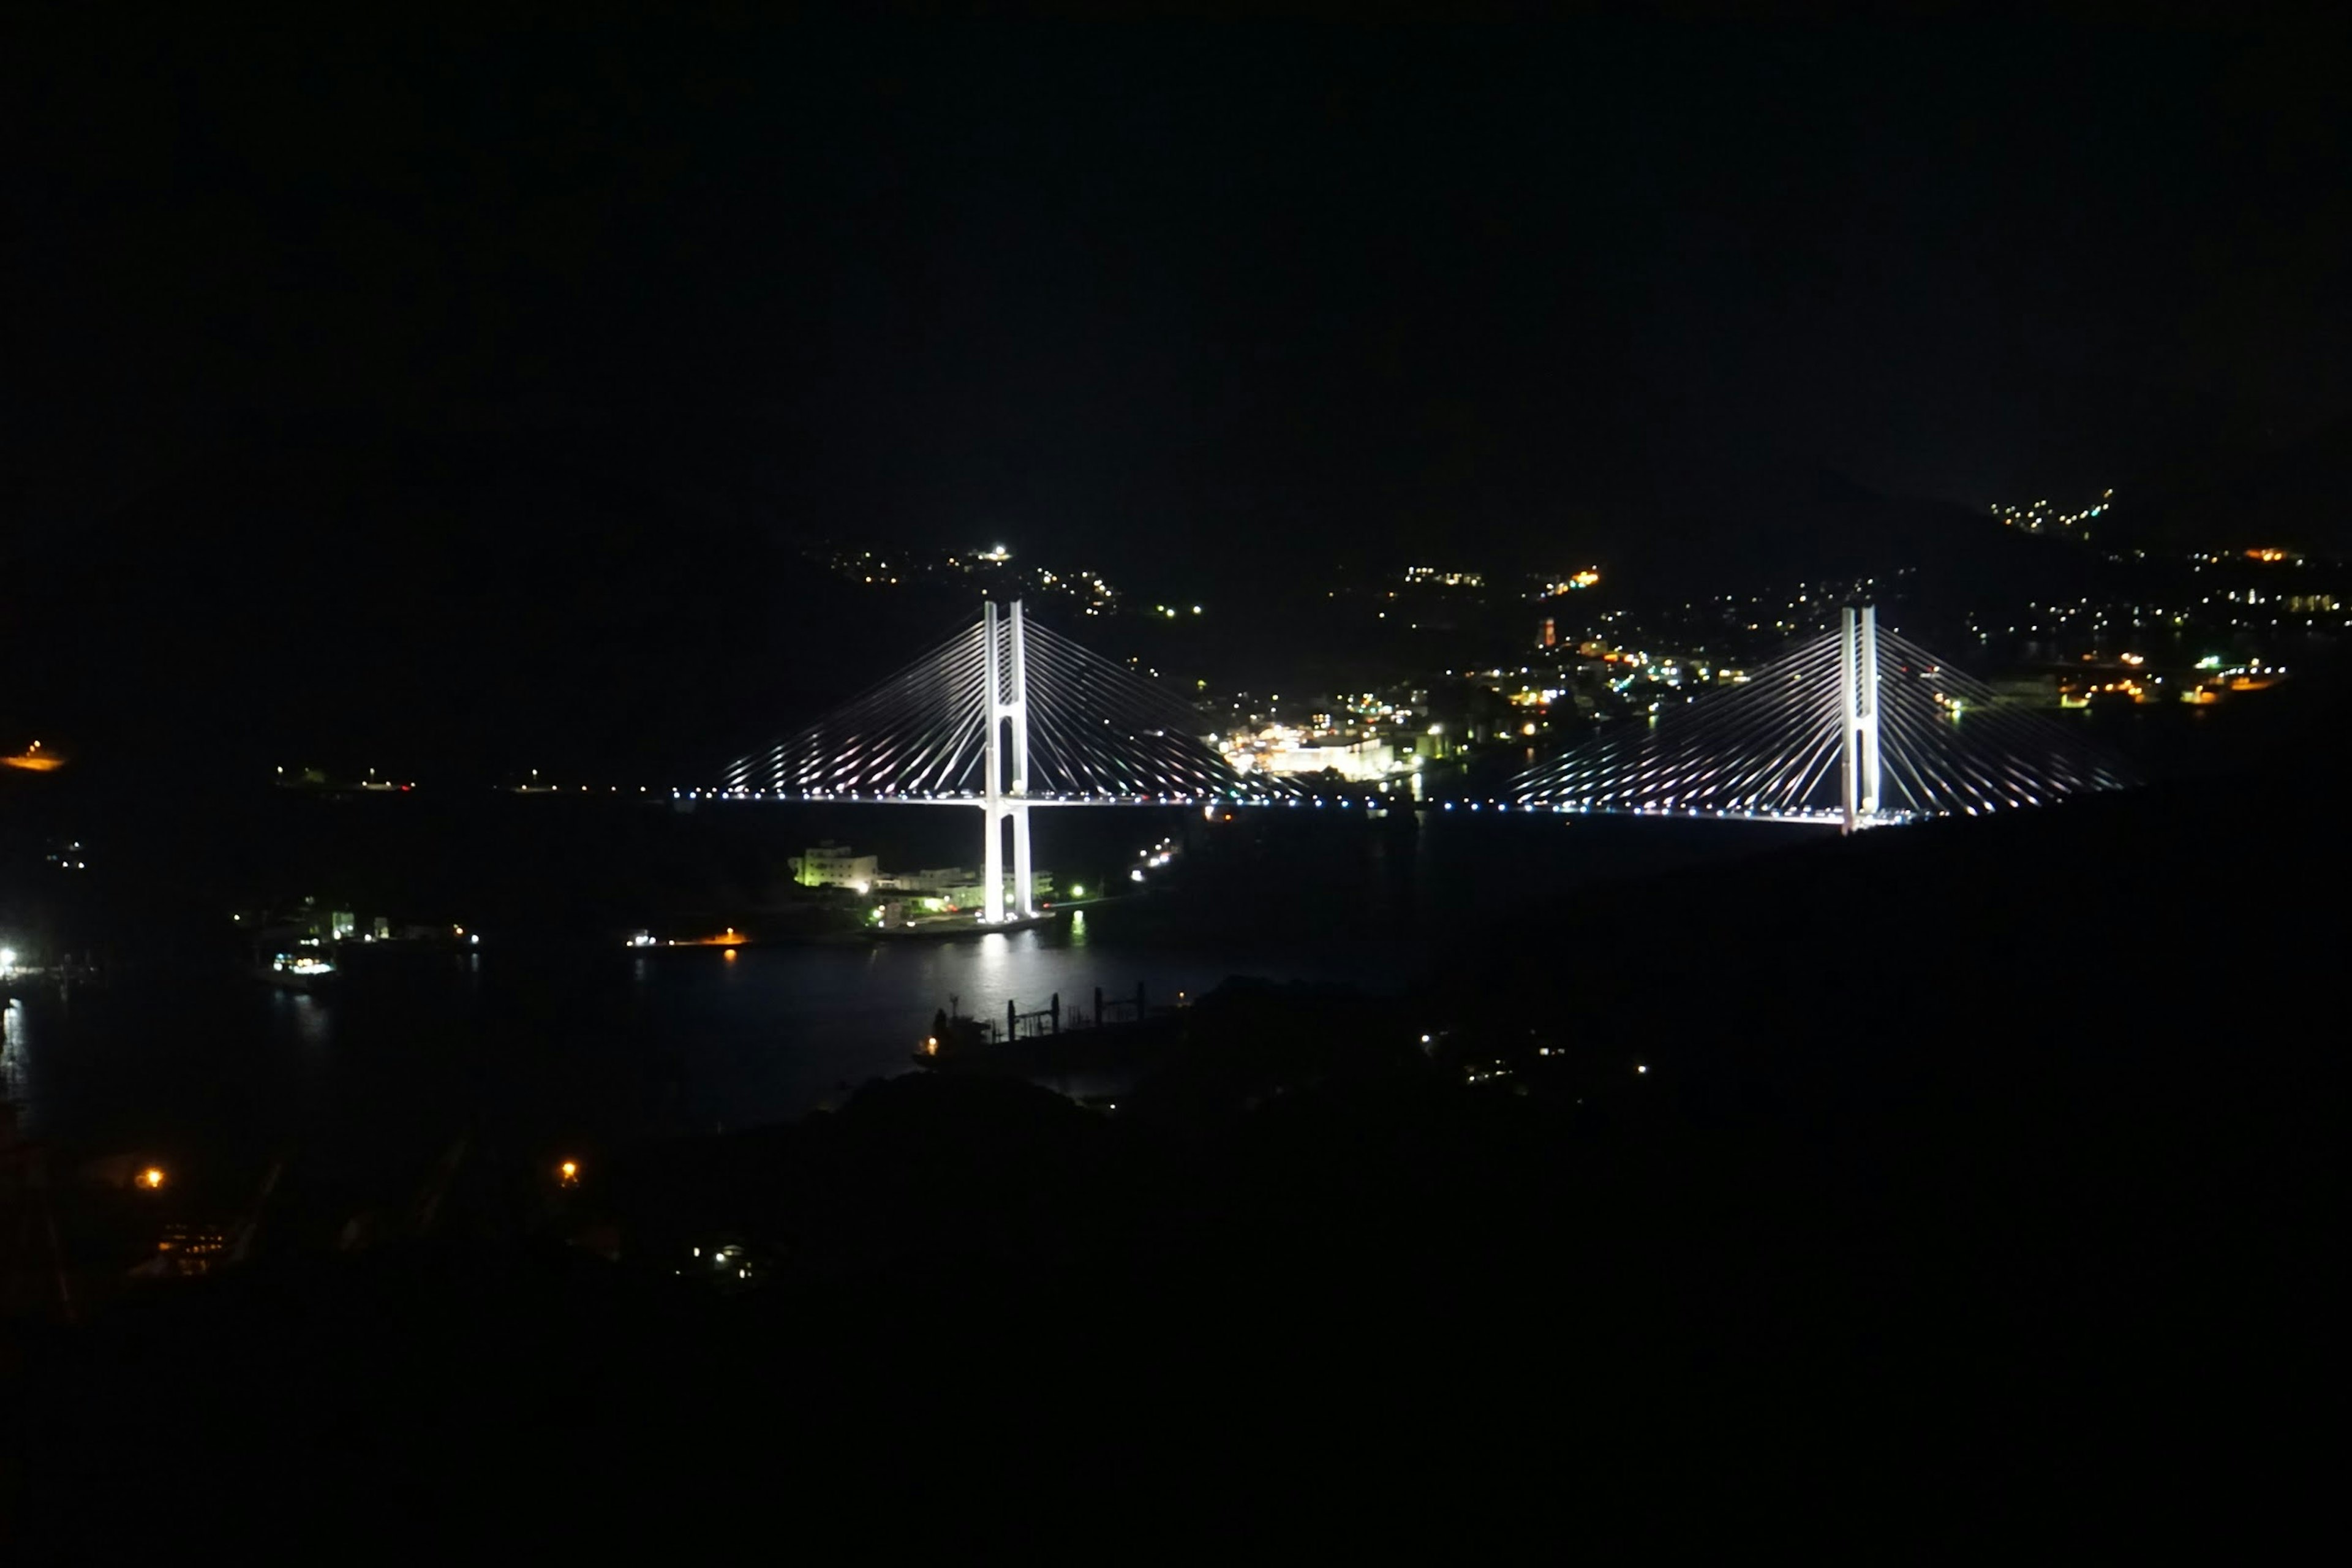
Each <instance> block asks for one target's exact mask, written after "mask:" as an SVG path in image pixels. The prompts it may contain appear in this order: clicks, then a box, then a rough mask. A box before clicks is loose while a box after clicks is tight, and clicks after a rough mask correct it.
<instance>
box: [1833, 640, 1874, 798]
mask: <svg viewBox="0 0 2352 1568" xmlns="http://www.w3.org/2000/svg"><path fill="white" fill-rule="evenodd" d="M1838 707H1839V710H1840V713H1841V724H1840V735H1841V744H1840V748H1839V750H1840V757H1839V769H1838V772H1839V774H1840V779H1841V785H1840V794H1841V795H1843V805H1844V810H1843V813H1842V820H1841V822H1840V824H1839V829H1838V830H1839V831H1840V832H1842V833H1852V832H1853V830H1854V829H1855V828H1856V827H1858V826H1861V825H1862V824H1864V823H1865V822H1869V821H1873V820H1875V819H1876V817H1877V816H1878V809H1879V785H1880V782H1881V778H1880V773H1879V769H1878V606H1877V605H1863V606H1862V608H1861V610H1860V612H1859V615H1858V616H1857V612H1856V611H1855V609H1854V607H1853V605H1847V606H1846V607H1845V608H1844V609H1843V610H1842V611H1840V612H1839V618H1838Z"/></svg>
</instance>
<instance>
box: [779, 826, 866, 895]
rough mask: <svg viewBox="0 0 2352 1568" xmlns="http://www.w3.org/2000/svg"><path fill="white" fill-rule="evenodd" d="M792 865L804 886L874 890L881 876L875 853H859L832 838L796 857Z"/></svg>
mask: <svg viewBox="0 0 2352 1568" xmlns="http://www.w3.org/2000/svg"><path fill="white" fill-rule="evenodd" d="M792 868H793V881H795V882H798V883H799V884H800V885H801V886H802V887H803V888H847V889H851V890H853V891H855V892H860V893H863V892H866V891H868V890H869V889H872V888H873V886H874V883H875V881H876V879H877V878H878V877H879V876H880V872H879V871H878V870H877V869H876V858H875V857H874V856H871V855H859V854H857V853H856V852H854V851H853V850H851V848H850V847H849V846H847V845H845V844H835V842H834V841H833V840H832V839H830V838H828V839H826V840H825V841H824V843H823V844H820V845H818V846H817V847H815V848H814V849H811V850H809V851H808V852H807V853H806V854H803V855H795V856H794V857H793V859H792Z"/></svg>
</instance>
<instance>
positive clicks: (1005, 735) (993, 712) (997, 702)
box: [980, 599, 1037, 925]
mask: <svg viewBox="0 0 2352 1568" xmlns="http://www.w3.org/2000/svg"><path fill="white" fill-rule="evenodd" d="M982 622H983V626H982V632H981V648H982V653H981V668H982V678H981V679H982V687H981V706H982V713H983V715H984V717H985V718H986V720H987V723H988V732H987V736H986V738H985V741H984V742H983V747H982V751H983V757H984V761H983V763H982V783H983V785H984V787H983V790H982V796H981V812H982V817H983V819H984V820H985V822H986V823H987V827H986V828H985V830H984V832H983V836H982V842H983V847H984V853H983V854H982V868H981V873H980V876H981V883H982V900H983V901H982V912H981V920H982V922H983V923H985V924H988V925H1002V924H1003V923H1004V822H1005V819H1006V818H1008V817H1009V818H1011V819H1012V822H1013V913H1014V914H1015V915H1016V916H1018V917H1019V918H1022V919H1024V920H1025V919H1027V918H1028V917H1029V916H1031V915H1034V914H1035V913H1036V912H1037V900H1036V887H1035V882H1034V876H1033V873H1032V871H1031V867H1030V857H1029V799H1028V796H1029V659H1028V648H1027V646H1026V643H1025V641H1024V637H1023V633H1022V625H1021V601H1020V600H1018V599H1015V600H1013V604H1012V606H1011V609H1010V613H1009V614H1008V615H1007V616H1006V617H1005V622H1006V624H1005V627H1004V631H1003V635H1001V636H1000V635H999V633H998V631H997V616H996V601H995V600H993V599H991V600H989V601H987V603H986V605H984V606H983V607H982ZM1008 742H1009V744H1008ZM1008 750H1009V751H1010V752H1012V755H1011V756H1010V757H1007V756H1006V755H1005V752H1007V751H1008ZM1008 763H1010V768H1011V773H1012V777H1011V779H1010V781H1009V782H1008V780H1007V779H1006V777H1005V774H1006V770H1007V764H1008Z"/></svg>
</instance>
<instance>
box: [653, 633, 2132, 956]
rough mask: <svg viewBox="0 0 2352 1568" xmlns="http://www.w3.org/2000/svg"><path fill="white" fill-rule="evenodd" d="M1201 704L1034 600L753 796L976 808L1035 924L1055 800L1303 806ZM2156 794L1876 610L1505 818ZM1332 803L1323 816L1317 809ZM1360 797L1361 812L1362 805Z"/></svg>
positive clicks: (1571, 761)
mask: <svg viewBox="0 0 2352 1568" xmlns="http://www.w3.org/2000/svg"><path fill="white" fill-rule="evenodd" d="M1201 727H1202V721H1201V719H1200V716H1199V715H1198V714H1197V713H1195V712H1194V711H1193V710H1192V706H1191V705H1190V704H1189V703H1187V702H1186V701H1185V700H1183V699H1182V698H1181V697H1178V696H1177V695H1175V694H1174V693H1172V692H1171V691H1168V690H1167V689H1164V688H1161V687H1160V686H1158V685H1156V684H1154V683H1153V682H1151V681H1150V680H1147V679H1143V678H1142V677H1140V676H1139V675H1137V674H1135V673H1134V672H1133V671H1132V670H1129V669H1128V668H1125V667H1123V666H1121V665H1118V664H1115V663H1113V662H1112V661H1111V660H1109V659H1107V658H1103V657H1101V656H1100V655H1098V654H1096V653H1094V652H1092V651H1090V650H1089V649H1087V648H1086V647H1083V646H1081V645H1080V644H1078V643H1076V642H1075V641H1073V640H1072V639H1070V638H1068V637H1064V636H1062V635H1061V634H1060V633H1058V632H1055V631H1054V630H1052V629H1051V628H1049V627H1046V626H1038V625H1034V624H1032V623H1030V622H1029V621H1027V620H1026V619H1025V618H1024V616H1023V615H1022V612H1021V604H1020V601H1018V600H1015V601H1013V604H1012V605H1010V606H1008V607H1007V608H1006V609H1005V610H1004V611H1003V613H1000V612H999V609H998V606H997V605H995V604H994V603H993V602H991V603H989V604H987V605H983V606H982V614H981V616H980V618H979V620H978V621H977V622H976V623H975V624H973V625H971V626H966V627H964V628H963V629H961V630H960V631H958V632H957V633H956V634H955V635H953V636H952V637H949V638H947V639H946V640H945V641H943V642H941V643H939V644H938V645H936V646H935V647H931V648H930V649H929V650H928V651H926V652H925V653H923V654H922V655H921V656H919V658H916V659H915V660H914V661H913V662H911V663H909V664H908V665H907V666H906V667H905V668H902V669H900V670H899V671H898V673H897V674H895V675H893V676H891V677H890V678H889V679H887V680H884V681H883V682H881V683H880V684H879V685H877V686H875V687H873V688H871V689H868V690H867V691H866V692H865V693H864V694H863V695H861V696H859V697H856V698H854V699H852V700H850V701H848V702H847V703H845V704H844V705H842V706H841V707H840V708H837V709H835V710H834V711H832V712H831V713H828V714H826V715H825V716H824V718H822V719H819V720H817V721H815V722H814V723H813V724H810V725H808V726H807V727H806V728H804V729H802V730H799V731H795V732H794V733H793V734H791V735H789V736H786V737H785V738H784V739H783V740H782V741H780V742H777V743H776V744H775V745H774V746H773V747H772V748H770V749H769V750H768V751H766V752H760V753H758V754H755V755H752V756H747V757H744V758H741V759H740V760H739V761H737V762H736V763H735V764H734V765H733V766H732V767H731V768H730V770H729V771H728V775H727V782H726V784H724V785H723V786H722V787H719V788H717V789H712V790H708V791H703V790H696V791H688V792H683V793H685V794H687V795H691V796H694V797H697V798H700V797H709V798H716V799H733V800H797V801H856V802H864V803H869V804H879V805H962V806H973V807H977V808H979V809H980V811H981V812H982V821H983V825H984V826H983V828H982V845H983V848H984V857H983V858H984V862H985V869H984V870H983V872H982V883H983V886H984V888H985V889H986V892H985V895H984V896H985V899H986V907H985V909H984V910H983V911H982V917H981V918H982V921H983V922H984V923H987V924H999V923H1002V922H1003V921H1005V920H1006V919H1007V918H1008V916H1007V910H1006V903H1005V881H1006V876H1005V872H1006V860H1007V849H1006V844H1005V837H1006V834H1007V830H1008V828H1009V830H1010V834H1011V838H1012V844H1011V849H1010V860H1011V872H1012V877H1011V881H1012V884H1013V891H1012V900H1013V901H1012V918H1015V919H1027V918H1029V917H1031V916H1032V915H1034V913H1035V899H1034V886H1033V877H1032V873H1031V838H1030V821H1029V813H1030V811H1031V809H1032V808H1033V807H1037V806H1087V805H1094V806H1104V805H1118V806H1165V805H1201V804H1204V803H1221V804H1234V805H1276V804H1289V805H1297V804H1299V803H1300V802H1301V800H1302V799H1307V798H1310V797H1307V796H1306V795H1303V794H1302V792H1300V791H1298V790H1297V789H1296V788H1294V787H1292V786H1290V785H1288V784H1285V783H1283V782H1280V781H1276V780H1270V779H1267V778H1265V777H1264V776H1262V775H1257V774H1244V773H1237V772H1235V771H1234V769H1233V768H1232V767H1231V766H1230V765H1229V764H1228V763H1226V762H1225V760H1224V758H1223V756H1222V755H1220V754H1219V752H1217V750H1216V749H1215V747H1214V746H1213V744H1212V743H1211V742H1209V741H1207V740H1205V739H1203V738H1202V736H1201V735H1200V734H1199V732H1198V731H1200V729H1201ZM2135 782H2137V781H2136V780H2134V779H2133V778H2132V777H2131V775H2130V773H2129V772H2128V770H2127V769H2126V768H2125V767H2124V766H2123V765H2122V764H2120V763H2116V762H2114V761H2112V760H2111V759H2108V758H2106V757H2105V756H2104V755H2103V754H2102V753H2101V752H2099V751H2097V749H2096V748H2095V747H2093V746H2091V745H2090V744H2089V743H2088V742H2085V741H2084V740H2083V739H2082V738H2081V737H2079V736H2077V735H2074V734H2073V733H2071V732H2069V731H2067V730H2066V728H2065V727H2063V725H2060V724H2057V723H2055V722H2053V721H2051V720H2049V719H2047V718H2045V717H2043V716H2042V715H2040V714H2038V713H2032V712H2028V711H2024V710H2020V709H2018V708H2016V707H2015V706H2013V705H2011V704H2010V703H2008V702H2007V701H2005V700H2003V699H2002V698H2001V697H2000V694H1999V693H1997V692H1995V691H1994V690H1993V689H1991V688H1990V687H1988V686H1986V685H1985V684H1984V683H1983V682H1982V681H1979V680H1976V679H1972V678H1970V677H1969V676H1966V675H1962V674H1960V673H1959V672H1958V671H1957V670H1953V669H1951V668H1948V667H1947V666H1945V665H1944V664H1943V663H1942V662H1941V661H1940V660H1938V659H1937V658H1935V656H1934V655H1932V654H1930V653H1928V652H1927V650H1926V649H1924V648H1922V647H1918V646H1917V645H1916V644H1914V643H1911V642H1909V641H1907V640H1906V639H1904V638H1902V637H1896V636H1895V635H1893V634H1892V633H1883V632H1881V631H1880V630H1879V629H1878V625H1877V616H1876V612H1875V611H1874V609H1870V608H1864V609H1861V610H1859V611H1856V610H1853V609H1848V610H1846V611H1844V612H1843V617H1842V622H1841V624H1840V626H1838V628H1837V629H1836V630H1834V631H1831V632H1828V633H1825V634H1823V635H1822V637H1817V638H1815V639H1813V640H1812V641H1811V642H1808V643H1805V644H1802V645H1801V646H1800V647H1797V648H1796V649H1795V650H1793V651H1792V652H1790V653H1789V654H1788V655H1786V656H1784V657H1783V658H1780V659H1778V660H1776V661H1774V662H1773V663H1771V664H1769V665H1767V666H1765V667H1764V668H1760V669H1759V670H1757V671H1756V672H1755V673H1754V674H1753V675H1752V676H1751V677H1750V678H1749V679H1748V680H1747V681H1746V682H1745V683H1743V684H1740V685H1737V686H1732V687H1727V688H1722V689H1717V690H1713V691H1710V692H1708V693H1706V695H1704V696H1702V697H1700V698H1698V699H1697V700H1695V701H1692V702H1691V703H1689V704H1687V705H1686V706H1685V707H1682V708H1679V709H1676V710H1672V711H1670V712H1668V713H1665V714H1663V715H1660V716H1658V717H1656V718H1655V719H1654V720H1653V721H1651V722H1650V723H1649V724H1647V725H1643V726H1636V727H1626V728H1622V729H1619V730H1616V731H1610V732H1607V733H1603V734H1601V735H1598V736H1596V737H1594V738H1593V739H1592V740H1591V741H1588V742H1585V743H1583V744H1581V745H1579V746H1575V747H1572V748H1570V750H1569V751H1567V752H1564V753H1562V754H1561V755H1560V756H1559V757H1557V758H1555V759H1553V760H1552V761H1550V762H1549V763H1542V764H1539V765H1538V766H1536V767H1533V768H1530V769H1528V771H1527V772H1525V773H1521V774H1520V775H1519V776H1518V778H1517V780H1516V781H1515V784H1514V786H1513V790H1512V799H1511V800H1509V801H1498V802H1493V803H1490V804H1493V805H1496V808H1497V809H1499V810H1508V809H1509V808H1510V807H1511V805H1517V806H1519V807H1520V808H1521V809H1523V810H1535V811H1551V812H1578V813H1623V814H1628V815H1634V816H1685V817H1727V818H1739V819H1748V820H1756V821H1772V822H1803V823H1818V824H1822V825H1835V826H1839V827H1841V828H1843V830H1845V831H1847V832H1852V831H1853V830H1855V829H1856V828H1860V827H1868V826H1881V825H1886V824H1893V823H1903V822H1911V821H1916V820H1919V819H1921V818H1925V817H1931V816H1955V815H1968V816H1976V815H1981V814H1983V813H1986V812H1991V811H1998V810H2006V809H2010V808H2013V807H2017V806H2025V805H2040V804H2042V803H2044V802H2046V801H2050V800H2053V799H2055V798H2057V797H2058V796H2060V795H2070V794H2074V793H2078V792H2081V791H2085V790H2099V789H2116V788H2121V787H2124V786H2126V785H2128V784H2132V783H2135ZM1313 798H1314V804H1316V805H1321V804H1322V800H1321V799H1320V798H1319V797H1313ZM1340 804H1342V805H1346V804H1348V803H1347V802H1345V801H1342V802H1341V803H1340ZM1476 808H1477V807H1476V804H1475V803H1474V804H1473V805H1472V809H1473V810H1475V809H1476Z"/></svg>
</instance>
